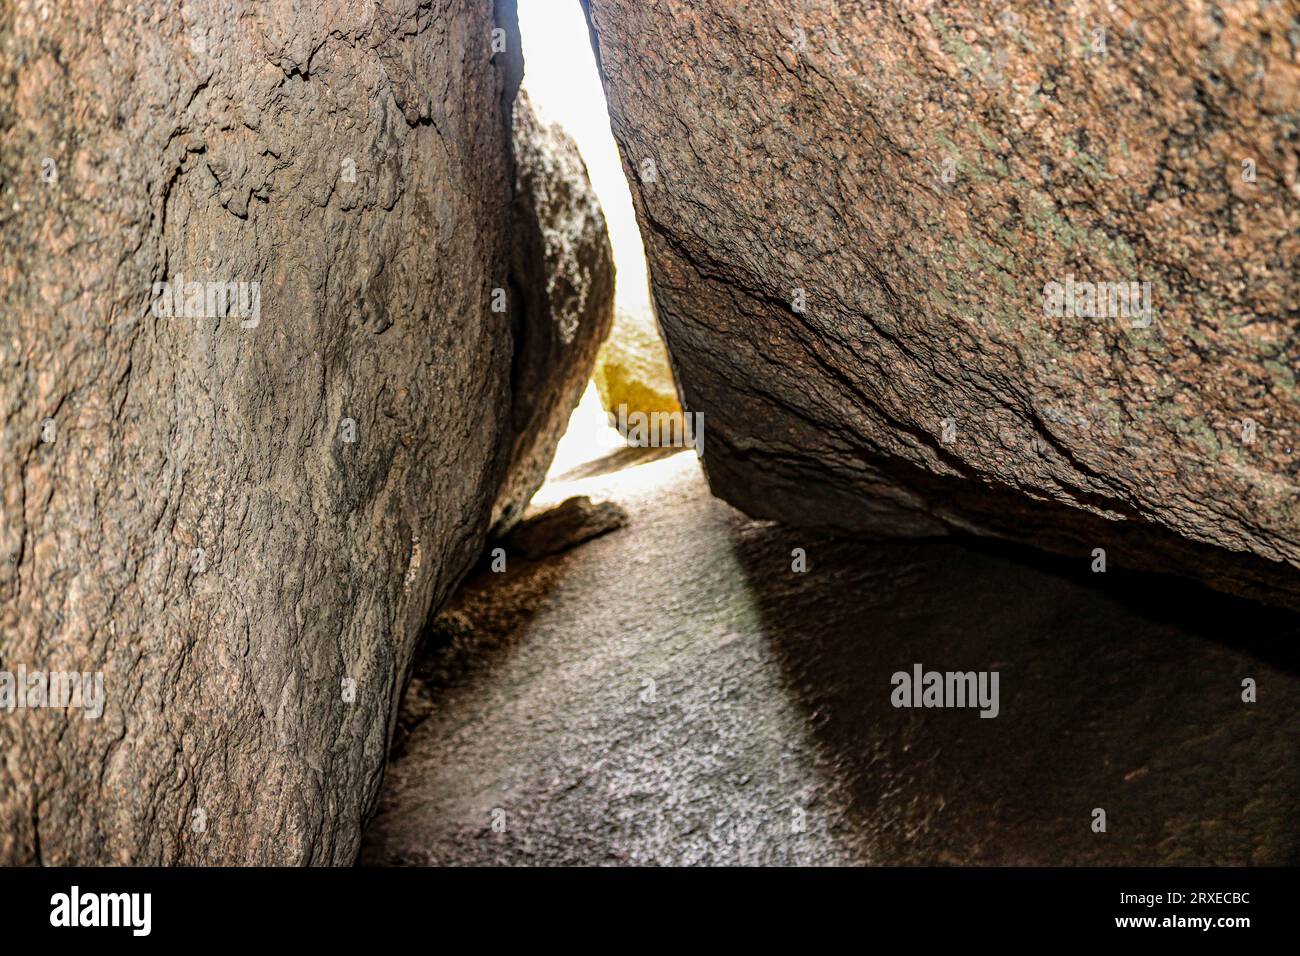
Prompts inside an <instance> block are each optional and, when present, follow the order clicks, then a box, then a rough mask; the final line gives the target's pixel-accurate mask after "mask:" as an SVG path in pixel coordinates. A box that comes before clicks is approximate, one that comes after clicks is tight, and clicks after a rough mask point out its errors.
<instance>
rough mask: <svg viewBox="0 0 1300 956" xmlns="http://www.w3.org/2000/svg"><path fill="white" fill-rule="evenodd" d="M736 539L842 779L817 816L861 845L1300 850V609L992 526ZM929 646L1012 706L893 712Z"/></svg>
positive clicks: (1042, 858)
mask: <svg viewBox="0 0 1300 956" xmlns="http://www.w3.org/2000/svg"><path fill="white" fill-rule="evenodd" d="M733 546H734V550H735V553H736V555H737V557H738V559H739V561H740V562H741V564H742V566H743V568H744V569H745V574H746V576H747V578H748V581H749V585H750V588H751V590H752V595H753V600H754V601H755V603H756V605H757V606H758V609H759V612H760V615H761V621H762V627H763V629H764V631H765V635H766V638H767V639H768V640H769V641H770V642H771V645H772V647H773V648H774V650H775V652H776V654H777V655H778V658H779V660H780V662H781V666H782V668H783V671H784V674H785V680H786V681H787V684H788V688H789V696H790V698H791V699H792V700H794V701H797V702H799V704H800V706H801V707H803V708H804V709H805V710H806V713H807V716H808V721H809V724H810V726H811V727H812V728H813V730H814V732H815V734H816V738H817V741H818V746H819V747H821V748H822V749H823V751H824V758H825V763H826V764H827V765H828V766H829V767H831V768H833V772H832V776H833V777H834V780H835V783H834V786H836V787H842V788H843V789H844V791H845V792H846V794H847V800H845V801H843V802H844V803H847V805H848V806H849V807H850V808H851V809H850V812H849V813H848V814H847V815H846V816H845V817H841V818H838V819H830V820H823V821H820V825H823V826H826V827H829V828H834V829H836V830H839V831H843V832H844V833H845V835H846V836H848V837H850V838H851V839H853V840H854V842H858V843H860V844H861V845H862V847H863V852H862V853H861V858H862V859H865V860H881V861H884V862H911V863H990V864H1043V865H1050V864H1190V863H1196V864H1252V863H1253V864H1296V863H1300V842H1298V840H1297V834H1296V829H1295V821H1296V818H1297V813H1298V812H1300V787H1298V786H1297V783H1298V781H1300V750H1298V749H1297V747H1296V740H1297V738H1298V734H1300V617H1297V616H1296V615H1293V614H1289V613H1286V612H1280V611H1276V610H1271V609H1269V608H1266V607H1263V606H1262V605H1257V604H1254V603H1251V602H1247V601H1243V600H1239V599H1234V598H1229V597H1224V596H1221V595H1218V594H1216V593H1213V592H1211V591H1209V590H1208V589H1205V588H1203V587H1201V586H1199V585H1196V584H1193V583H1188V582H1184V581H1181V580H1177V579H1171V578H1167V577H1163V576H1159V575H1134V574H1125V573H1123V572H1122V571H1116V570H1115V569H1112V570H1111V571H1109V572H1108V573H1106V574H1104V575H1103V574H1095V575H1094V574H1092V573H1091V571H1090V569H1089V562H1088V561H1086V560H1084V561H1079V562H1066V561H1063V560H1059V559H1055V558H1048V557H1044V556H1043V555H1039V554H1037V553H1032V556H1031V553H1029V552H1024V551H1020V550H1018V549H1013V548H1011V549H1009V548H1003V547H1000V546H995V545H990V544H988V543H977V544H973V543H967V542H958V541H954V540H937V541H927V542H910V543H902V542H895V543H862V542H853V541H845V540H836V539H832V538H827V537H816V536H813V535H810V534H808V533H806V532H800V531H795V530H792V529H789V528H785V527H782V526H779V525H775V524H768V523H758V524H753V523H751V524H748V525H745V526H742V527H740V528H739V529H738V530H737V531H736V533H735V535H734V540H733ZM794 548H803V549H805V550H806V554H807V562H808V570H807V571H806V572H805V573H795V572H793V571H792V570H791V562H792V556H791V552H792V549H794ZM917 663H919V664H922V665H923V666H924V668H925V669H926V670H938V671H969V670H974V671H998V672H999V691H1000V694H999V697H1000V700H999V704H1000V713H999V715H998V716H997V717H996V718H993V719H981V718H980V716H979V714H978V712H977V711H976V710H974V709H901V708H900V709H896V708H894V707H893V706H892V704H891V701H890V694H891V691H892V689H893V686H892V684H891V676H892V675H893V673H894V672H896V671H905V672H910V671H911V670H912V668H913V665H914V664H917ZM1248 677H1249V678H1252V679H1254V680H1255V681H1256V682H1257V684H1258V702H1257V703H1254V704H1248V703H1244V702H1243V701H1242V681H1243V679H1245V678H1248ZM1096 808H1101V809H1104V810H1105V812H1106V817H1107V820H1106V823H1107V830H1106V832H1105V833H1095V832H1093V830H1092V827H1091V825H1092V822H1093V819H1094V818H1093V811H1094V809H1096ZM814 815H815V814H814V813H813V811H810V826H812V825H816V824H815V823H814V822H813V819H812V818H813V817H814Z"/></svg>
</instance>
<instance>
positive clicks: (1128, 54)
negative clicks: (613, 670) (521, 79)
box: [588, 0, 1300, 605]
mask: <svg viewBox="0 0 1300 956" xmlns="http://www.w3.org/2000/svg"><path fill="white" fill-rule="evenodd" d="M588 14H589V18H590V21H591V24H592V35H593V42H594V44H595V45H596V47H597V52H598V56H599V59H600V64H601V68H602V74H603V79H604V82H605V87H606V92H607V94H608V99H609V106H610V113H611V117H612V120H613V126H614V131H615V135H616V138H617V139H618V141H619V144H620V146H621V151H622V154H623V157H624V163H625V166H626V169H627V173H628V177H629V180H630V181H631V183H632V184H633V192H634V197H635V200H636V204H637V210H638V215H639V217H640V220H641V224H642V231H643V233H644V236H645V240H646V247H647V253H648V256H649V260H650V270H651V274H652V281H653V287H654V295H655V300H656V304H657V307H658V311H659V318H660V321H661V323H662V325H663V328H664V330H665V333H666V337H667V340H668V345H669V348H670V351H671V352H672V354H673V363H674V368H675V370H676V371H677V373H678V376H679V381H680V383H681V386H682V390H683V397H684V401H685V404H686V405H687V406H688V407H689V408H691V409H692V410H695V411H702V412H704V413H705V424H706V430H707V432H708V435H707V442H706V451H705V462H706V467H707V471H708V475H709V479H710V482H711V484H712V487H713V488H714V490H715V491H716V492H718V493H720V494H721V495H723V496H724V497H725V498H727V499H728V500H730V501H732V502H733V503H735V504H737V505H739V506H741V507H742V508H744V509H745V510H746V511H748V512H750V513H751V514H755V515H760V516H767V517H776V518H781V519H784V520H786V521H790V522H794V523H799V524H805V525H810V526H821V527H828V528H837V529H846V530H849V531H853V532H858V533H907V534H917V533H920V534H934V533H944V532H947V531H951V530H954V529H957V530H966V531H974V532H978V533H982V534H993V535H1000V536H1006V537H1014V538H1019V539H1023V540H1029V541H1032V542H1034V543H1037V544H1040V545H1043V546H1046V547H1050V548H1054V549H1059V550H1062V551H1066V552H1068V553H1073V554H1079V555H1081V556H1082V557H1083V558H1084V559H1085V560H1088V559H1089V555H1090V552H1091V549H1092V548H1093V547H1102V548H1107V549H1109V550H1110V553H1109V555H1108V557H1109V561H1110V566H1111V568H1112V569H1114V568H1116V567H1134V566H1147V567H1163V568H1171V569H1175V570H1182V571H1188V572H1194V573H1198V574H1201V575H1203V576H1204V577H1206V578H1207V579H1208V580H1210V581H1211V582H1212V583H1214V584H1216V585H1218V586H1221V587H1225V588H1231V589H1235V590H1239V591H1244V592H1247V593H1251V594H1256V595H1259V596H1263V597H1268V598H1272V599H1277V600H1281V601H1284V602H1287V603H1290V604H1292V605H1297V604H1298V603H1300V574H1297V573H1296V568H1297V566H1298V565H1300V495H1298V494H1297V492H1298V490H1300V489H1298V487H1297V479H1300V435H1298V434H1297V422H1300V393H1298V392H1297V386H1296V373H1297V363H1298V362H1300V354H1298V352H1297V349H1298V348H1300V341H1298V336H1300V333H1298V330H1297V319H1298V318H1300V311H1297V310H1298V306H1297V301H1300V271H1297V269H1296V261H1297V258H1298V256H1300V178H1298V171H1297V167H1298V165H1300V155H1298V152H1297V125H1296V122H1297V120H1296V117H1297V115H1298V112H1300V52H1298V49H1300V47H1298V46H1297V42H1296V30H1297V24H1296V20H1295V17H1294V10H1293V9H1292V8H1291V7H1289V6H1288V5H1287V4H1237V5H1232V6H1229V7H1222V8H1221V7H1216V6H1212V5H1202V4H1191V3H1186V2H1170V0H1146V2H1143V3H1139V4H1137V5H1136V6H1133V5H1127V6H1126V7H1125V8H1124V9H1122V10H1121V9H1120V8H1118V7H1111V6H1106V5H1101V6H1097V5H1094V6H1093V7H1090V8H1089V10H1088V11H1086V15H1084V13H1076V12H1074V11H1073V8H1071V9H1070V10H1066V9H1064V8H1057V7H1053V6H1051V5H1043V4H1039V3H1028V2H1021V0H1012V2H1011V3H1006V2H1002V0H999V2H997V3H994V2H991V0H990V2H982V0H965V2H958V3H953V4H948V3H945V4H936V3H929V2H902V0H899V2H887V3H881V4H845V3H837V2H833V0H811V2H807V3H800V4H792V3H784V2H776V0H763V2H755V3H744V4H736V3H731V2H724V0H662V2H657V3H642V2H640V0H589V3H588ZM1133 284H1136V285H1135V286H1134V285H1133ZM1148 295H1149V298H1148ZM1147 306H1149V308H1147Z"/></svg>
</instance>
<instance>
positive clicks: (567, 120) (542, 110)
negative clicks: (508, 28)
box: [519, 0, 650, 314]
mask: <svg viewBox="0 0 1300 956" xmlns="http://www.w3.org/2000/svg"><path fill="white" fill-rule="evenodd" d="M519 31H520V34H521V35H522V38H523V48H524V88H525V89H526V90H527V91H528V96H529V97H530V98H531V99H532V102H533V107H534V109H535V110H536V111H537V114H538V116H539V117H540V118H541V119H542V121H544V122H548V123H559V124H560V125H561V126H563V127H564V128H565V130H567V131H568V133H569V135H570V136H572V137H573V139H574V141H575V142H576V143H577V144H578V149H579V150H580V151H581V153H582V158H583V160H584V161H585V162H586V164H587V174H588V175H589V176H590V177H591V184H592V186H593V187H594V188H595V190H596V197H597V198H598V199H599V200H600V204H601V206H602V207H603V208H604V211H605V221H606V222H607V223H608V225H609V241H610V244H611V245H612V246H613V247H614V264H615V266H616V267H617V269H618V279H617V285H616V292H615V299H616V302H617V305H618V307H619V308H620V309H622V310H624V311H627V312H631V313H633V314H636V313H645V312H648V311H649V309H650V295H649V292H648V290H647V287H646V271H645V250H644V248H643V247H642V245H641V233H640V231H639V230H638V229H637V225H636V217H635V215H634V214H633V212H632V194H631V193H630V192H629V191H628V187H627V179H626V178H625V177H624V176H623V167H622V166H621V165H620V163H619V159H618V147H617V146H616V145H615V144H614V137H613V134H611V133H610V131H609V113H608V112H606V108H605V91H604V90H603V89H602V88H601V85H600V74H599V73H597V72H596V57H595V55H594V54H593V53H592V51H591V39H590V37H589V35H588V33H587V20H586V18H585V17H584V16H583V15H582V6H581V5H580V4H579V3H578V0H519Z"/></svg>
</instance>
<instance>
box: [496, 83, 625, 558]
mask: <svg viewBox="0 0 1300 956" xmlns="http://www.w3.org/2000/svg"><path fill="white" fill-rule="evenodd" d="M514 157H515V201H514V247H513V260H512V267H513V271H512V273H511V298H510V303H511V307H512V327H513V330H514V341H515V355H516V359H515V363H514V368H513V373H512V381H513V386H514V391H513V408H512V413H511V421H512V426H513V428H514V434H515V437H514V443H513V446H512V448H511V453H510V465H509V468H508V471H507V474H506V478H505V481H504V482H503V484H502V487H501V491H500V493H499V495H498V496H497V502H496V506H495V508H494V509H493V521H492V524H493V530H494V533H495V534H504V533H505V532H507V531H509V529H510V528H511V527H512V526H513V525H514V523H515V522H516V521H518V520H519V518H520V516H521V515H522V514H523V511H524V509H525V508H526V507H527V506H528V502H529V500H530V499H531V498H532V496H533V494H534V493H535V492H536V491H537V489H538V488H540V487H541V486H542V482H543V481H544V480H545V478H546V472H547V469H548V468H549V467H550V464H551V461H552V459H554V457H555V449H556V447H557V446H558V445H559V443H560V438H561V437H563V435H564V432H565V429H566V428H567V427H568V425H569V416H570V415H571V414H572V413H573V409H574V408H575V407H576V406H577V404H578V401H579V399H581V398H582V393H583V390H584V389H585V388H586V387H587V382H588V381H590V379H591V373H592V367H593V365H594V363H595V361H596V354H597V351H598V350H599V349H600V346H601V343H602V342H604V340H605V336H606V335H608V334H609V329H610V324H611V323H612V322H613V319H614V254H613V251H612V250H611V248H610V244H609V233H608V231H607V230H606V228H605V216H604V213H603V212H602V211H601V208H600V202H599V200H597V198H596V193H595V191H594V190H593V189H592V187H591V181H590V180H589V179H588V178H587V168H586V166H585V165H584V164H583V161H582V156H581V155H580V154H579V152H578V147H577V144H576V143H574V141H573V139H572V138H571V137H570V136H569V134H568V133H566V132H565V131H564V130H563V129H562V128H561V127H560V126H558V125H556V124H545V123H542V122H541V121H539V120H538V118H537V116H536V114H535V113H534V111H533V108H532V104H531V103H530V101H529V99H528V95H527V93H526V92H523V91H521V92H520V94H519V96H518V98H517V99H516V100H515V108H514Z"/></svg>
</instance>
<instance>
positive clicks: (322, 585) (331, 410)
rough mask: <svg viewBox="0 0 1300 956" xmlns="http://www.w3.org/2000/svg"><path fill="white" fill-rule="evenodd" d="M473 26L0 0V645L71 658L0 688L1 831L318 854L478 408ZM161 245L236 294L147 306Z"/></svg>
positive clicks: (471, 14) (478, 33) (428, 561)
mask: <svg viewBox="0 0 1300 956" xmlns="http://www.w3.org/2000/svg"><path fill="white" fill-rule="evenodd" d="M498 6H499V7H500V18H499V19H500V22H501V24H502V27H501V29H504V30H505V31H506V36H507V40H508V44H509V48H510V49H511V50H516V51H517V50H518V37H517V28H516V27H515V25H514V23H513V17H514V13H513V5H512V4H510V3H501V4H498ZM496 28H497V23H496V22H494V11H493V5H492V4H491V3H490V2H488V0H435V2H433V3H432V4H429V3H416V2H414V0H381V2H379V3H376V4H361V5H357V4H347V3H341V2H336V0H328V2H324V3H319V4H310V5H303V4H300V3H291V2H286V0H273V2H268V3H262V4H257V5H252V6H249V5H243V4H230V3H222V2H216V0H197V2H193V3H187V4H185V5H184V7H183V8H181V9H180V11H179V12H177V11H176V10H174V9H173V10H172V11H171V12H170V13H169V12H167V11H165V10H164V9H163V7H162V5H160V4H156V3H140V2H128V3H121V4H114V5H111V6H107V5H104V4H102V3H98V2H92V0H68V2H63V3H57V4H56V3H28V2H22V3H16V4H6V5H5V6H4V7H3V9H2V10H0V68H2V70H3V76H4V79H3V82H0V190H2V191H0V200H2V201H0V209H2V210H3V211H2V212H0V218H2V219H3V244H4V245H3V258H2V259H0V317H2V318H0V321H2V322H3V329H2V333H3V334H0V368H2V369H3V370H2V371H0V420H2V422H3V428H4V432H3V436H4V445H3V455H2V456H0V469H3V471H2V476H3V482H2V487H3V511H2V515H3V523H2V525H0V667H2V668H3V669H5V670H10V671H12V670H14V669H15V668H16V667H18V666H25V667H26V668H28V669H29V670H37V669H40V670H45V669H67V670H76V671H88V672H93V671H102V672H103V673H104V678H105V693H106V707H105V710H104V713H103V716H102V718H100V719H98V720H94V719H83V718H82V717H81V716H80V715H79V712H78V711H77V710H75V709H74V710H68V711H64V710H62V709H42V710H25V711H14V712H11V713H4V712H0V754H3V759H2V760H0V861H4V862H10V863H13V862H37V861H39V862H43V863H46V864H68V863H110V862H112V863H124V862H134V863H178V862H185V863H191V862H205V863H218V862H220V863H348V862H351V861H352V859H353V858H354V857H355V854H356V850H357V846H358V835H359V832H360V826H361V822H362V820H363V817H364V815H365V813H366V812H367V809H368V807H369V806H370V805H371V803H372V802H373V799H374V797H375V794H376V791H377V788H378V785H379V778H380V773H381V767H382V762H383V759H384V756H385V752H386V748H387V744H388V740H389V736H390V728H391V726H392V724H393V721H394V711H395V696H396V694H397V693H398V691H399V690H400V688H401V686H402V682H403V679H404V675H405V673H406V672H407V670H408V668H409V661H410V657H411V654H412V649H413V645H414V643H415V639H416V636H417V634H418V632H419V630H420V628H421V626H422V625H423V624H424V622H425V621H426V619H427V616H428V613H429V610H430V607H431V605H437V604H440V603H441V602H442V601H443V599H444V598H445V597H446V596H447V594H448V592H449V590H450V589H451V588H452V587H453V586H454V585H455V583H456V582H457V580H458V579H459V577H460V576H461V574H462V573H463V572H464V570H465V568H466V567H467V565H468V564H469V563H470V562H471V561H472V559H473V558H474V557H475V556H476V554H477V553H478V551H479V549H480V547H481V545H482V541H483V538H484V535H485V533H486V531H487V528H488V523H489V519H490V513H491V508H492V504H493V502H494V500H495V497H496V493H497V490H498V486H499V481H500V478H501V475H502V473H503V467H504V465H505V458H504V455H503V454H502V449H503V448H508V446H509V441H510V438H511V436H512V435H513V431H512V425H511V420H510V372H511V331H510V327H509V316H508V315H507V314H506V313H505V312H494V311H493V310H492V308H491V303H492V298H493V295H492V293H493V289H495V288H500V287H504V286H505V285H506V281H507V280H506V276H507V274H508V271H509V269H510V259H511V228H510V221H511V217H510V201H511V194H512V170H511V165H512V164H511V156H510V146H509V132H510V117H509V113H508V111H509V109H510V104H511V102H512V100H513V95H514V88H513V85H514V84H516V83H517V81H518V76H519V65H518V62H517V60H512V59H511V58H510V56H509V55H507V54H497V55H496V56H495V57H494V55H493V53H492V36H493V30H494V29H496ZM177 275H184V276H185V280H186V281H187V282H243V283H260V286H259V287H258V288H259V290H260V291H259V295H260V299H259V300H258V308H257V309H256V310H254V309H252V308H251V303H252V301H253V300H252V297H251V290H252V289H253V286H251V285H249V286H246V287H245V291H246V292H249V293H250V294H249V295H248V296H247V299H246V304H248V305H249V306H250V307H249V308H247V309H244V310H243V311H241V312H240V313H239V314H237V315H234V316H230V315H227V316H225V317H212V311H213V310H212V309H211V308H208V309H207V313H208V314H207V316H206V317H199V318H195V317H188V318H181V317H165V316H160V315H158V314H155V312H154V311H153V310H152V308H151V306H152V305H153V303H154V302H155V301H156V296H155V295H154V284H155V283H159V282H164V281H168V280H171V279H173V278H174V277H176V276H177ZM187 291H188V290H187ZM204 309H205V306H204V304H203V303H202V302H201V301H200V302H199V303H198V306H197V311H200V312H202V311H204ZM351 682H355V685H353V684H352V683H351Z"/></svg>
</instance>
